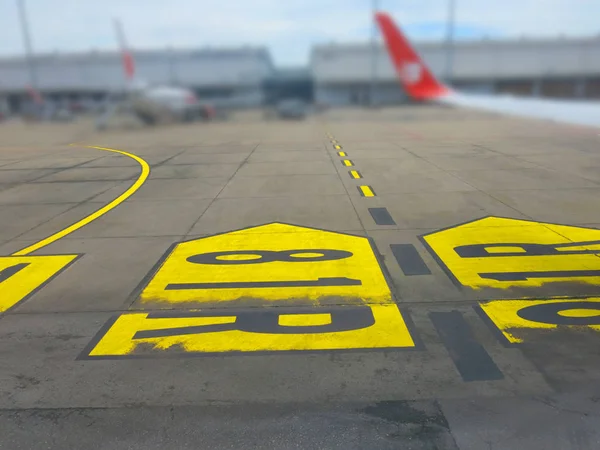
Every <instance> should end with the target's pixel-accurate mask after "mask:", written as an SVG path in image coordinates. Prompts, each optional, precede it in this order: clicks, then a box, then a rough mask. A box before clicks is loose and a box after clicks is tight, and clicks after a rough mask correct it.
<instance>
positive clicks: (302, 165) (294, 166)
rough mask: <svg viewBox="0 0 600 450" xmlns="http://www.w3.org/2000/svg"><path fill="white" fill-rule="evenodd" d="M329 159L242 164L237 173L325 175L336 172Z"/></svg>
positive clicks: (249, 175)
mask: <svg viewBox="0 0 600 450" xmlns="http://www.w3.org/2000/svg"><path fill="white" fill-rule="evenodd" d="M336 173H337V170H336V167H335V166H334V165H333V163H332V162H331V161H296V162H264V163H247V164H244V165H243V166H242V167H241V168H240V170H239V172H238V173H237V175H239V176H243V177H262V176H272V175H327V174H336Z"/></svg>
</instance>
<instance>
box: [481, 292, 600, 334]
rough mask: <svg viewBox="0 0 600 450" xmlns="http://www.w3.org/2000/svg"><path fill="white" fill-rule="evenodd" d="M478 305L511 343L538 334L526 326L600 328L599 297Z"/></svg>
mask: <svg viewBox="0 0 600 450" xmlns="http://www.w3.org/2000/svg"><path fill="white" fill-rule="evenodd" d="M479 308H480V311H481V312H482V313H484V314H485V317H487V318H488V319H490V321H491V322H492V323H493V324H494V326H495V327H496V328H497V329H498V330H499V331H500V335H501V339H502V340H503V341H505V342H506V343H508V344H520V343H522V342H525V341H526V340H528V339H532V338H533V337H534V336H535V334H531V333H523V331H526V330H546V331H548V330H556V328H558V327H573V326H575V327H586V328H588V329H589V330H594V331H600V298H597V297H590V298H564V299H560V300H549V299H543V300H539V299H535V300H492V301H489V302H483V303H480V304H479ZM541 337H543V336H541Z"/></svg>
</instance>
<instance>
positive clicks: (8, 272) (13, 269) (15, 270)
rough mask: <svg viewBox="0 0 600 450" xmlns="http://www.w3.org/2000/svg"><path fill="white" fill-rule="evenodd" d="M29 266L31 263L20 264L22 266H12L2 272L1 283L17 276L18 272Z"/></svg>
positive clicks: (0, 275) (0, 273) (0, 271)
mask: <svg viewBox="0 0 600 450" xmlns="http://www.w3.org/2000/svg"><path fill="white" fill-rule="evenodd" d="M28 265H29V263H20V264H15V265H14V266H10V267H7V268H5V269H2V270H0V283H2V282H3V281H6V280H8V279H9V278H10V277H12V276H13V275H15V274H17V273H18V272H20V271H21V270H23V269H24V268H25V267H27V266H28Z"/></svg>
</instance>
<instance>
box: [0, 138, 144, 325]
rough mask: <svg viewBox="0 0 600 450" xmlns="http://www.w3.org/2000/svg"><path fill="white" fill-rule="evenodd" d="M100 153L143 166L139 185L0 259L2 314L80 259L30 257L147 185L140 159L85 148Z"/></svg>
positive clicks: (126, 154) (127, 154)
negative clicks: (116, 156) (45, 236)
mask: <svg viewBox="0 0 600 450" xmlns="http://www.w3.org/2000/svg"><path fill="white" fill-rule="evenodd" d="M85 147H88V148H95V149H98V150H106V151H109V152H113V153H119V154H122V155H125V156H128V157H130V158H133V159H135V160H136V161H137V162H138V163H139V164H140V165H141V166H142V173H141V174H140V176H139V178H138V179H137V181H136V182H135V183H134V184H133V185H132V186H131V187H130V188H129V189H128V190H127V191H125V192H124V193H123V194H121V195H120V196H119V197H117V198H116V199H115V200H113V201H112V202H110V203H109V204H107V205H106V206H104V207H102V208H100V209H99V210H97V211H96V212H94V213H92V214H90V215H89V216H87V217H85V218H83V219H81V220H80V221H78V222H76V223H74V224H73V225H70V226H69V227H67V228H64V229H63V230H61V231H58V232H57V233H54V234H53V235H52V236H49V237H47V238H45V239H42V240H41V241H39V242H36V243H35V244H32V245H30V246H28V247H25V248H24V249H22V250H19V251H17V252H15V253H13V254H12V256H1V257H0V313H1V312H3V311H6V310H8V309H9V308H11V307H13V306H14V305H16V304H17V303H19V302H21V301H23V300H24V299H26V298H27V297H28V296H30V295H31V294H32V293H34V292H35V291H36V290H38V289H39V288H40V287H41V286H43V285H44V284H45V283H47V282H49V281H50V280H51V279H52V278H53V277H55V276H56V275H57V274H58V273H60V272H61V271H62V270H64V269H65V268H66V267H67V266H69V265H70V264H71V263H72V262H73V261H75V259H77V257H78V256H80V255H44V256H29V254H30V253H32V252H34V251H36V250H39V249H41V248H43V247H45V246H47V245H50V244H52V243H53V242H56V241H57V240H59V239H61V238H63V237H65V236H66V235H68V234H70V233H72V232H74V231H76V230H78V229H80V228H81V227H83V226H85V225H87V224H88V223H90V222H92V221H93V220H95V219H97V218H98V217H100V216H102V215H103V214H106V213H107V212H108V211H110V210H111V209H113V208H115V207H116V206H118V205H119V204H121V203H122V202H124V201H125V200H126V199H127V198H129V197H130V196H131V195H132V194H133V193H134V192H135V191H137V190H138V189H139V187H140V186H141V185H142V184H143V183H144V181H145V180H146V178H147V177H148V174H149V173H150V167H149V166H148V164H147V163H146V161H144V160H143V159H141V158H140V157H138V156H136V155H132V154H131V153H127V152H124V151H121V150H115V149H111V148H104V147H94V146H85Z"/></svg>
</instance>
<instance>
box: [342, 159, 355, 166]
mask: <svg viewBox="0 0 600 450" xmlns="http://www.w3.org/2000/svg"><path fill="white" fill-rule="evenodd" d="M342 164H343V165H345V166H346V167H352V166H353V165H354V163H353V162H352V161H350V160H349V159H343V160H342Z"/></svg>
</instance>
